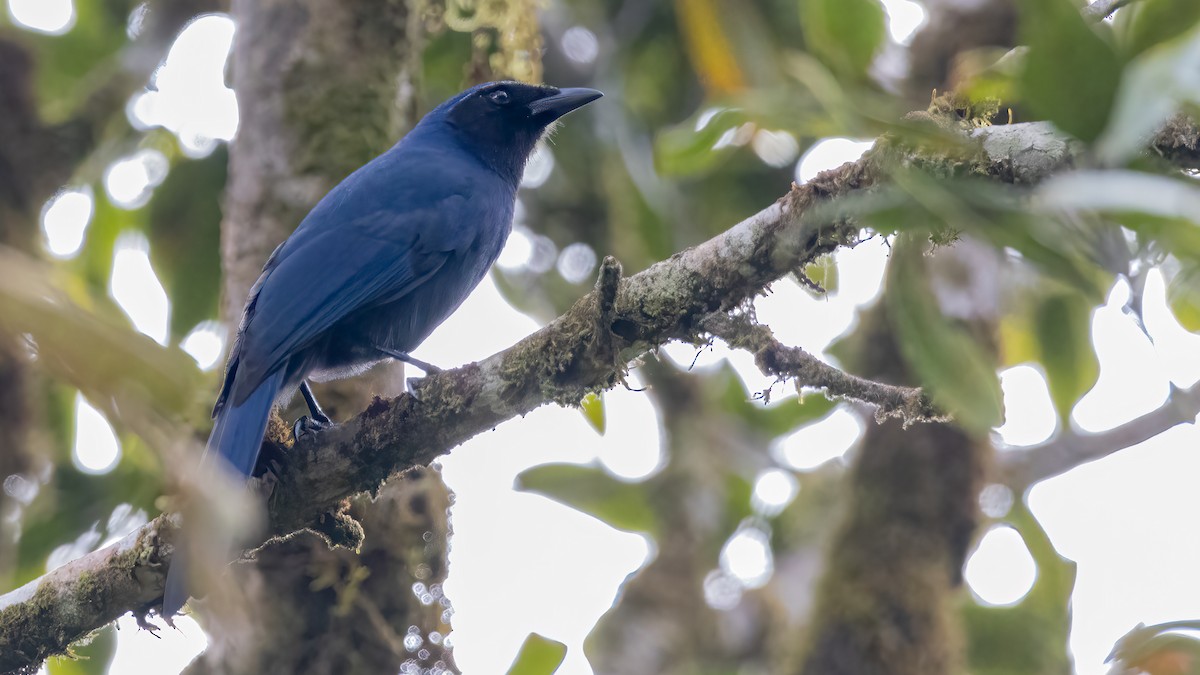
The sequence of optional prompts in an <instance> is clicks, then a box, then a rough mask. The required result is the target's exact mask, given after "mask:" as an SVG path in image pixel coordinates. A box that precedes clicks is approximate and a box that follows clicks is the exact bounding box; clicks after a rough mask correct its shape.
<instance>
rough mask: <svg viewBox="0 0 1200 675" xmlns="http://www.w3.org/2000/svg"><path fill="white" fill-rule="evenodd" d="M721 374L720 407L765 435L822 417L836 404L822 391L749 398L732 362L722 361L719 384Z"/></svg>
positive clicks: (776, 433)
mask: <svg viewBox="0 0 1200 675" xmlns="http://www.w3.org/2000/svg"><path fill="white" fill-rule="evenodd" d="M722 378H723V380H724V386H723V391H722V392H721V404H722V407H723V408H724V409H725V410H726V411H727V412H729V413H730V414H733V415H736V416H738V417H740V418H741V419H742V420H743V421H744V422H745V423H746V425H747V426H749V427H750V428H752V429H755V430H757V431H758V432H760V433H762V434H763V435H764V436H766V437H767V438H776V437H778V436H782V435H784V434H788V433H791V432H793V431H795V430H796V429H798V428H799V427H801V426H803V425H805V424H808V423H809V422H815V421H817V420H819V419H821V418H822V417H825V416H826V415H828V414H829V412H830V411H832V410H833V409H834V407H836V406H837V402H835V401H831V400H830V399H829V398H828V397H826V396H825V394H824V393H821V392H817V393H810V394H806V395H804V396H798V397H795V398H792V397H788V398H785V399H783V400H779V401H774V402H772V403H764V402H763V401H762V400H754V399H751V398H750V394H749V392H747V391H746V385H745V383H744V382H742V378H740V377H738V375H737V373H736V371H734V369H733V366H730V365H728V364H725V365H723V366H722V367H721V371H720V372H719V373H717V374H716V375H715V376H714V380H715V381H716V382H717V383H718V384H719V383H720V382H721V381H722Z"/></svg>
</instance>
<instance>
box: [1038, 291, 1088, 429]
mask: <svg viewBox="0 0 1200 675" xmlns="http://www.w3.org/2000/svg"><path fill="white" fill-rule="evenodd" d="M1034 326H1035V330H1036V333H1037V338H1038V347H1039V352H1040V359H1039V360H1040V361H1041V362H1042V365H1043V366H1044V367H1045V369H1046V380H1047V382H1048V384H1049V386H1050V398H1051V400H1052V401H1054V408H1055V410H1057V411H1058V418H1059V420H1060V421H1061V422H1062V425H1063V427H1062V428H1064V429H1065V428H1068V424H1069V420H1070V417H1071V409H1072V408H1074V407H1075V403H1076V401H1078V400H1079V399H1080V397H1082V396H1083V395H1084V394H1086V393H1087V392H1088V391H1089V390H1090V389H1091V388H1092V387H1093V386H1095V384H1096V379H1097V378H1098V377H1099V376H1100V362H1099V360H1098V359H1097V358H1096V352H1095V350H1094V349H1092V303H1090V302H1089V301H1088V299H1087V298H1085V297H1084V296H1083V295H1081V294H1079V293H1074V292H1069V291H1067V292H1061V293H1052V294H1050V295H1049V296H1047V297H1045V298H1043V299H1042V301H1041V302H1040V303H1039V304H1038V307H1037V310H1036V312H1035V317H1034Z"/></svg>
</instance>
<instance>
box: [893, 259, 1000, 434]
mask: <svg viewBox="0 0 1200 675" xmlns="http://www.w3.org/2000/svg"><path fill="white" fill-rule="evenodd" d="M926 276H927V275H926V269H925V263H924V258H923V256H922V253H921V250H920V246H919V244H918V243H917V241H916V239H915V238H914V237H911V236H901V237H897V243H896V246H895V248H894V249H893V253H892V261H891V265H890V266H889V271H888V292H887V294H886V296H887V299H888V303H889V306H888V316H889V317H890V319H891V322H892V325H893V326H894V327H895V329H896V331H897V333H898V335H897V337H898V338H899V341H900V348H901V352H902V354H903V355H904V358H905V360H906V361H907V362H908V364H909V365H910V366H911V367H912V368H913V370H914V371H915V372H916V373H917V375H918V376H919V377H920V379H921V382H922V384H923V385H925V386H926V387H928V388H929V390H930V391H931V392H932V394H933V399H934V402H935V403H936V404H937V405H938V406H939V407H940V408H942V409H943V410H948V411H950V412H951V413H952V414H953V415H954V418H955V421H957V422H958V424H959V425H961V426H962V427H963V428H964V429H966V430H968V431H971V432H974V433H976V434H986V433H987V432H988V431H989V430H990V429H991V428H992V427H994V426H996V425H998V424H1000V422H1001V421H1002V419H1003V399H1002V396H1001V393H1000V378H999V377H998V376H997V375H996V371H995V368H994V367H993V364H992V361H991V359H990V358H989V357H988V356H987V354H986V353H985V352H984V350H983V349H982V348H981V347H980V346H979V344H977V343H976V342H975V341H974V340H973V339H972V338H971V337H970V335H968V334H967V332H966V331H965V330H964V329H963V328H961V327H959V326H957V325H955V324H954V323H952V322H951V321H950V320H949V319H948V318H947V317H946V316H945V315H943V314H942V312H941V310H940V308H939V307H938V306H937V299H936V297H935V296H934V294H933V293H932V292H931V291H930V289H929V285H928V283H926Z"/></svg>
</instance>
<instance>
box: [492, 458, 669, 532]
mask: <svg viewBox="0 0 1200 675" xmlns="http://www.w3.org/2000/svg"><path fill="white" fill-rule="evenodd" d="M515 488H516V489H518V490H525V491H528V492H535V493H538V494H542V495H545V496H547V497H549V498H551V499H553V500H554V501H557V502H561V503H563V504H566V505H567V506H570V507H572V508H574V509H576V510H578V511H582V512H583V513H586V514H588V515H590V516H593V517H595V518H598V519H599V520H602V521H604V522H605V523H608V524H609V525H612V526H613V527H615V528H617V529H619V530H626V531H630V532H649V533H651V534H653V533H655V532H657V531H658V528H659V524H658V517H657V515H656V514H655V512H654V508H653V506H652V505H651V503H650V496H649V491H650V488H649V487H648V486H647V485H646V484H645V483H626V482H624V481H620V480H617V479H616V478H613V477H612V476H611V475H609V474H608V473H607V472H606V471H604V469H602V468H600V467H599V466H596V465H587V464H543V465H541V466H535V467H533V468H531V469H527V470H525V471H523V472H521V474H520V475H519V476H517V480H516V484H515Z"/></svg>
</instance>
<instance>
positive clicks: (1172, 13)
mask: <svg viewBox="0 0 1200 675" xmlns="http://www.w3.org/2000/svg"><path fill="white" fill-rule="evenodd" d="M1124 11H1126V12H1131V13H1132V14H1131V16H1132V18H1131V19H1130V22H1129V28H1128V32H1127V33H1126V40H1125V50H1126V52H1127V53H1128V54H1129V55H1131V56H1132V55H1136V54H1140V53H1142V52H1144V51H1146V50H1147V49H1150V48H1152V47H1154V46H1156V45H1159V44H1162V43H1164V42H1167V41H1169V40H1171V39H1172V38H1175V37H1178V36H1180V35H1183V34H1184V33H1186V32H1188V31H1189V30H1191V29H1192V28H1195V27H1196V26H1197V24H1200V2H1196V0H1141V2H1138V3H1136V4H1134V5H1132V6H1130V7H1127V8H1125V10H1124Z"/></svg>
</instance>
